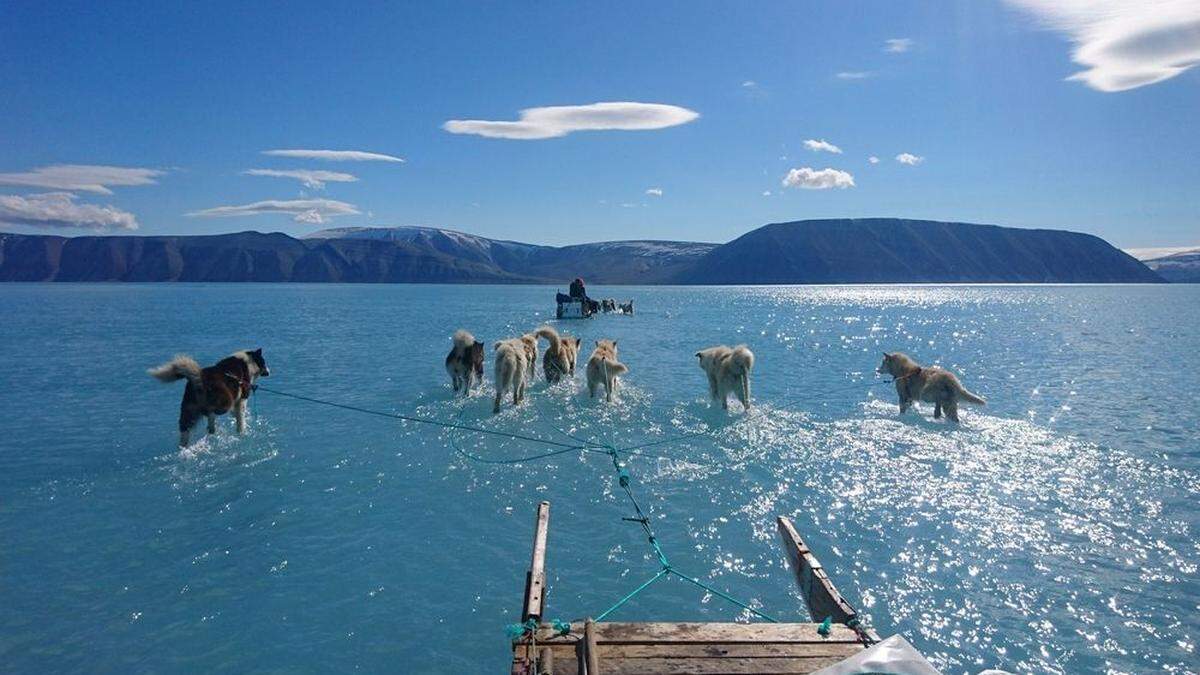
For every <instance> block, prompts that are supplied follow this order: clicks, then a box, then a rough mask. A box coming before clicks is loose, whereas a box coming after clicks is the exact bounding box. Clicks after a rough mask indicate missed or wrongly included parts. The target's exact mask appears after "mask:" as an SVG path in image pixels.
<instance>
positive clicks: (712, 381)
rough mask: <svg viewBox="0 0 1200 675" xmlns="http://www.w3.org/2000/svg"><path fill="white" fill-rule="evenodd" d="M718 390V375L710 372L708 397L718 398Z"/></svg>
mask: <svg viewBox="0 0 1200 675" xmlns="http://www.w3.org/2000/svg"><path fill="white" fill-rule="evenodd" d="M717 391H718V389H717V376H716V375H713V374H712V373H709V374H708V397H709V399H711V400H713V401H715V400H717V396H718V394H717Z"/></svg>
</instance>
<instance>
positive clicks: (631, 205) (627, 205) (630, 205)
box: [621, 202, 637, 209]
mask: <svg viewBox="0 0 1200 675" xmlns="http://www.w3.org/2000/svg"><path fill="white" fill-rule="evenodd" d="M621 208H623V209H636V208H637V204H634V203H633V202H622V203H621Z"/></svg>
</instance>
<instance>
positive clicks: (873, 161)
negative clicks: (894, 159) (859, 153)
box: [867, 155, 879, 164]
mask: <svg viewBox="0 0 1200 675" xmlns="http://www.w3.org/2000/svg"><path fill="white" fill-rule="evenodd" d="M867 161H868V162H870V163H872V164H878V163H879V158H878V157H876V156H875V155H871V156H870V157H868V158H867Z"/></svg>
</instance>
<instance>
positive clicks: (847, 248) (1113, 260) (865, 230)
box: [0, 218, 1162, 284]
mask: <svg viewBox="0 0 1200 675" xmlns="http://www.w3.org/2000/svg"><path fill="white" fill-rule="evenodd" d="M576 276H582V277H584V278H585V279H587V280H588V281H589V282H591V283H599V284H666V283H681V284H805V283H920V282H931V283H945V282H1031V283H1041V282H1072V283H1090V282H1159V281H1162V279H1161V278H1160V277H1159V276H1158V275H1157V274H1155V273H1154V272H1153V271H1151V270H1150V269H1149V268H1147V267H1146V266H1145V265H1143V264H1142V263H1140V262H1138V261H1137V260H1135V259H1134V258H1133V257H1131V256H1129V255H1128V254H1126V253H1123V252H1121V251H1119V250H1117V249H1115V248H1113V247H1112V246H1110V245H1109V244H1108V243H1107V242H1105V241H1104V240H1102V239H1100V238H1098V237H1094V236H1091V235H1087V234H1079V233H1075V232H1064V231H1060V230H1026V229H1018V228H1007V227H997V226H994V225H973V224H968V223H941V222H934V221H921V220H899V219H890V218H874V219H855V220H808V221H798V222H793V223H776V224H772V225H766V226H764V227H761V228H758V229H757V230H754V231H752V232H749V233H747V234H745V235H743V236H741V237H739V238H737V239H735V240H733V241H731V242H729V243H727V244H720V245H718V244H708V243H696V242H679V241H616V242H601V243H593V244H577V245H573V246H541V245H536V244H526V243H522V242H515V241H504V240H497V239H489V238H487V237H480V236H477V235H472V234H466V233H463V232H455V231H452V230H442V229H437V228H428V227H392V228H337V229H331V230H323V231H320V232H316V233H313V234H311V235H308V236H306V237H303V238H301V239H296V238H294V237H290V236H288V235H285V234H280V233H274V234H262V233H259V232H240V233H236V234H222V235H205V236H151V237H141V236H83V237H59V236H47V235H25V234H5V233H0V281H274V282H282V281H297V282H375V283H387V282H392V283H412V282H422V283H555V284H562V283H565V281H566V280H568V279H571V278H574V277H576Z"/></svg>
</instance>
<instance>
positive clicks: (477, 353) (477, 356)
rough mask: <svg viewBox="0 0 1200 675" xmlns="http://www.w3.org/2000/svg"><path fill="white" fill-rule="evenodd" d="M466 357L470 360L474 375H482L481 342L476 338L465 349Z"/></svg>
mask: <svg viewBox="0 0 1200 675" xmlns="http://www.w3.org/2000/svg"><path fill="white" fill-rule="evenodd" d="M467 358H468V359H470V361H471V368H473V369H474V370H475V375H476V376H478V377H483V343H482V342H480V341H479V340H476V341H475V342H474V343H472V344H471V346H470V348H468V350H467Z"/></svg>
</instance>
